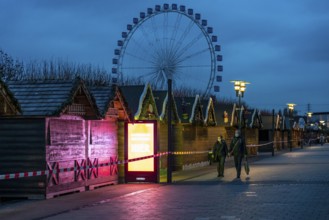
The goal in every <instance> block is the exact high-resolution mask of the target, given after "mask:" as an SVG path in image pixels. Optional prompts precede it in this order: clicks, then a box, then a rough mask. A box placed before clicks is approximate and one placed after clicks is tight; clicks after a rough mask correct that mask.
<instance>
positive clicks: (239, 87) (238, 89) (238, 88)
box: [230, 80, 250, 133]
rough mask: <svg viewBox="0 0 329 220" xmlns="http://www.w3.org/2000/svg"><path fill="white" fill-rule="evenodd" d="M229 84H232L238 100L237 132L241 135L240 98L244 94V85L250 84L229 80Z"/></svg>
mask: <svg viewBox="0 0 329 220" xmlns="http://www.w3.org/2000/svg"><path fill="white" fill-rule="evenodd" d="M230 82H231V83H234V90H235V94H236V97H238V98H239V110H240V116H239V117H240V118H239V131H240V133H241V110H242V108H241V97H243V96H244V93H245V91H246V85H247V84H250V83H249V82H246V81H242V80H231V81H230Z"/></svg>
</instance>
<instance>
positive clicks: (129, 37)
mask: <svg viewBox="0 0 329 220" xmlns="http://www.w3.org/2000/svg"><path fill="white" fill-rule="evenodd" d="M121 37H122V38H121V39H120V40H118V41H117V46H118V48H117V49H115V50H114V55H115V57H114V58H113V60H112V63H113V68H112V82H113V83H117V84H122V83H123V82H124V80H125V79H127V78H130V79H131V78H132V79H134V80H137V81H139V82H147V83H150V84H151V85H152V86H153V87H155V88H157V89H165V88H166V85H167V84H166V83H167V79H168V77H171V79H172V81H173V89H174V91H175V90H177V89H179V88H189V89H192V90H197V91H202V92H203V94H200V95H201V96H203V97H205V96H207V95H209V94H210V93H211V92H213V91H214V92H219V86H218V83H219V82H221V81H222V76H221V75H220V72H221V71H222V70H223V67H222V66H221V65H218V63H219V62H221V61H222V55H220V54H218V53H219V52H220V50H221V47H220V45H218V44H217V36H216V35H214V34H213V28H212V27H210V26H208V22H207V20H205V19H202V18H201V14H199V13H194V11H193V9H190V8H186V7H185V6H184V5H177V4H171V5H169V4H163V5H155V7H154V8H147V11H146V12H140V14H139V17H138V18H137V17H135V18H133V20H132V24H128V25H127V30H126V31H123V32H122V36H121Z"/></svg>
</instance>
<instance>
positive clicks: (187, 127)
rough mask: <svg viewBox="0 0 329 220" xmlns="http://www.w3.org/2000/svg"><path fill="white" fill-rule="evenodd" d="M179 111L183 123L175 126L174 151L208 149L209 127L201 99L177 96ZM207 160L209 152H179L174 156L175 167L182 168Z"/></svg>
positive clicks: (176, 168) (176, 101)
mask: <svg viewBox="0 0 329 220" xmlns="http://www.w3.org/2000/svg"><path fill="white" fill-rule="evenodd" d="M175 103H176V105H177V112H178V115H179V117H180V119H181V123H180V124H177V125H174V126H173V135H174V151H176V152H178V153H180V152H185V153H186V152H198V151H204V150H208V148H209V145H208V144H205V142H207V140H208V138H207V136H208V135H207V128H206V127H205V126H204V117H203V110H202V105H201V101H200V98H199V96H198V95H196V96H195V97H175ZM206 160H207V154H182V155H181V154H177V155H175V157H174V169H175V170H180V169H184V167H186V166H188V165H192V164H195V163H199V162H202V161H206Z"/></svg>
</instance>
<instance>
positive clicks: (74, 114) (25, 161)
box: [0, 78, 299, 198]
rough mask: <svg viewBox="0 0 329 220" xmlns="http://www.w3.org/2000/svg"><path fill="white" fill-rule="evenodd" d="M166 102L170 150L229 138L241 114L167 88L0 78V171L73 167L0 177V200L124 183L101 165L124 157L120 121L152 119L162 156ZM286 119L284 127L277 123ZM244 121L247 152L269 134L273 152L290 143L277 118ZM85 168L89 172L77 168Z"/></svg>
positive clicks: (182, 161) (191, 160) (118, 169)
mask: <svg viewBox="0 0 329 220" xmlns="http://www.w3.org/2000/svg"><path fill="white" fill-rule="evenodd" d="M169 98H170V99H172V101H173V105H172V106H173V107H172V110H171V111H172V127H173V129H172V130H173V131H172V136H173V148H174V151H175V152H206V151H208V150H209V149H211V148H212V146H213V144H214V142H215V141H216V139H217V136H219V135H223V137H224V138H225V139H226V140H227V142H228V143H229V142H230V141H231V139H232V137H233V134H234V130H235V129H236V127H237V123H238V115H239V114H238V111H237V108H236V105H235V104H227V103H226V104H225V103H218V102H216V101H215V100H213V99H212V98H209V99H207V100H201V99H200V97H199V96H195V97H174V96H173V95H171V96H169V97H168V93H167V91H155V90H152V89H151V87H150V85H134V86H87V85H86V84H85V83H84V81H83V80H81V79H80V78H77V79H75V80H72V81H64V80H42V81H8V82H4V81H2V80H0V174H9V173H20V172H27V171H29V172H30V171H44V170H57V169H65V168H72V167H74V168H75V169H74V170H71V171H68V172H53V173H52V174H51V175H48V176H47V175H40V176H34V177H25V178H17V179H7V180H0V198H1V197H28V198H51V197H54V196H57V195H61V194H65V193H69V192H75V191H85V190H91V189H94V188H96V187H100V186H104V185H109V184H116V183H124V182H125V172H124V165H123V164H120V165H109V166H100V165H101V164H106V163H107V164H109V163H111V162H115V161H122V160H124V159H125V158H124V155H125V152H124V143H125V140H124V138H125V135H124V124H125V123H126V122H133V121H137V120H156V121H157V122H158V123H157V127H158V137H157V143H158V146H157V152H166V151H167V149H168V144H167V142H168V138H167V136H168V134H167V132H168V127H167V113H168V108H167V102H168V99H169ZM285 121H288V124H287V125H286V126H283V125H284V124H286V122H285ZM273 122H274V123H273ZM242 124H243V131H244V134H245V137H246V142H247V144H248V145H249V147H248V150H249V153H250V154H251V155H257V152H258V150H259V149H258V147H257V146H255V147H253V146H252V145H257V144H259V143H265V142H268V141H271V140H272V137H273V136H274V139H275V140H278V141H277V143H276V144H275V145H274V147H275V149H280V148H282V147H284V143H283V142H282V140H285V141H286V140H288V138H289V136H291V135H292V136H294V137H293V138H292V139H296V137H297V136H298V134H299V132H292V133H291V129H290V128H291V127H289V126H292V123H291V121H289V120H284V117H283V116H282V115H280V114H276V115H275V117H272V116H262V115H261V114H260V112H259V111H258V110H256V109H253V110H245V111H244V112H243V120H242ZM273 126H274V129H273ZM294 130H295V131H297V130H298V129H294ZM272 131H274V135H273V132H272ZM287 131H288V132H287ZM294 146H297V144H294ZM207 160H208V155H207V153H198V154H177V155H174V164H173V169H174V170H181V169H184V167H188V166H189V165H191V164H202V163H205V162H207ZM85 166H89V167H91V168H88V169H81V168H82V167H85ZM166 168H167V158H166V156H162V157H161V158H160V159H159V172H158V173H159V180H160V175H162V173H165V172H163V171H165V170H166Z"/></svg>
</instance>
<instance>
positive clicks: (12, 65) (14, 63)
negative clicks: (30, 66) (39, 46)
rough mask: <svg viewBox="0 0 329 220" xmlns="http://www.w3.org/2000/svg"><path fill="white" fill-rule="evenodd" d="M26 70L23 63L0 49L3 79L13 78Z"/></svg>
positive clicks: (0, 73) (1, 75) (0, 65)
mask: <svg viewBox="0 0 329 220" xmlns="http://www.w3.org/2000/svg"><path fill="white" fill-rule="evenodd" d="M23 71H24V66H23V63H22V62H20V61H18V60H14V59H13V58H12V57H11V56H9V55H8V54H7V53H5V52H4V51H3V50H1V49H0V77H1V78H2V79H3V80H11V79H13V78H15V77H16V76H17V75H19V74H20V73H22V72H23Z"/></svg>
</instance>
